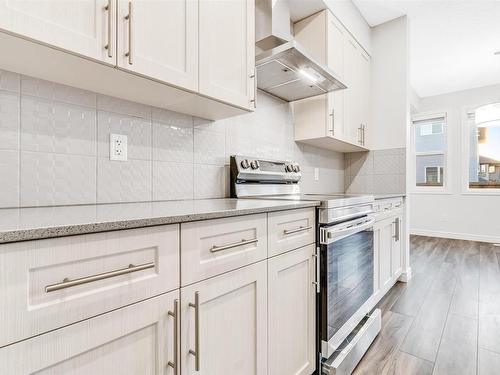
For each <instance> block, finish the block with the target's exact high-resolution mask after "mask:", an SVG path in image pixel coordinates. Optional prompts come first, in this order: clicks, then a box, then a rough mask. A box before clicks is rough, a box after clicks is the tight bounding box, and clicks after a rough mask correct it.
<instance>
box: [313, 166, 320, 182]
mask: <svg viewBox="0 0 500 375" xmlns="http://www.w3.org/2000/svg"><path fill="white" fill-rule="evenodd" d="M314 181H319V168H314Z"/></svg>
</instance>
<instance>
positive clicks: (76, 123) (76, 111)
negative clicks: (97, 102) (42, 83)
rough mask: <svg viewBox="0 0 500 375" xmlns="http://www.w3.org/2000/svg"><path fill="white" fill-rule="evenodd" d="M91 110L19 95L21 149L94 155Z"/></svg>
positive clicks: (93, 119) (94, 134) (93, 115)
mask: <svg viewBox="0 0 500 375" xmlns="http://www.w3.org/2000/svg"><path fill="white" fill-rule="evenodd" d="M95 144H96V114H95V109H92V108H89V107H82V106H77V105H73V104H67V103H62V102H56V101H52V100H46V99H40V98H36V97H32V96H23V97H22V99H21V150H23V151H38V152H52V153H60V154H74V155H95V153H96V150H95Z"/></svg>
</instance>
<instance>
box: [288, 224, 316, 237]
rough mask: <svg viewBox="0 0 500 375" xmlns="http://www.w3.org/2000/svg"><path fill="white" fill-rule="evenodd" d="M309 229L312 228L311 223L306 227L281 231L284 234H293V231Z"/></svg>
mask: <svg viewBox="0 0 500 375" xmlns="http://www.w3.org/2000/svg"><path fill="white" fill-rule="evenodd" d="M309 229H312V225H309V226H307V227H298V228H296V229H290V230H286V229H285V230H284V231H283V234H284V235H285V236H286V235H289V234H294V233H299V232H304V231H306V230H309Z"/></svg>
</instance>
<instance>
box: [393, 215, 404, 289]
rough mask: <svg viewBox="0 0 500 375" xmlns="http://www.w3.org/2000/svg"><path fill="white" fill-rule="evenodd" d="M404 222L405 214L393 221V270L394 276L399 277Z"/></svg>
mask: <svg viewBox="0 0 500 375" xmlns="http://www.w3.org/2000/svg"><path fill="white" fill-rule="evenodd" d="M402 223H403V216H402V215H398V216H397V217H395V218H394V221H393V228H394V229H393V230H394V234H393V236H392V246H391V253H392V255H391V272H392V276H393V278H395V279H397V278H398V277H399V275H401V271H402V258H403V257H402V256H401V249H402V246H401V238H402V235H401V229H402Z"/></svg>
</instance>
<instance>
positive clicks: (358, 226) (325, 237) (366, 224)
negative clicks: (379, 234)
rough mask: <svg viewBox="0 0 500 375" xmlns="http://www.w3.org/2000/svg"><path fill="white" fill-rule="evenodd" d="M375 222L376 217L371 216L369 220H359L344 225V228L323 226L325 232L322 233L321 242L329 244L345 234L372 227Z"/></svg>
mask: <svg viewBox="0 0 500 375" xmlns="http://www.w3.org/2000/svg"><path fill="white" fill-rule="evenodd" d="M374 223H375V218H370V219H368V220H363V221H360V222H357V223H355V224H353V225H351V226H348V227H343V228H339V229H335V228H331V227H330V228H322V229H323V231H324V233H322V235H321V243H323V244H329V243H331V242H333V241H335V240H337V239H340V237H342V236H343V234H356V233H358V232H362V231H364V230H366V229H368V228H370V227H372V226H373V224H374ZM334 237H335V238H334Z"/></svg>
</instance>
